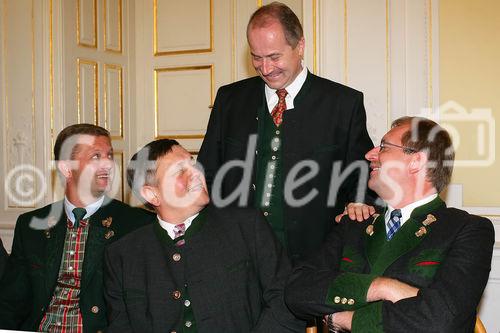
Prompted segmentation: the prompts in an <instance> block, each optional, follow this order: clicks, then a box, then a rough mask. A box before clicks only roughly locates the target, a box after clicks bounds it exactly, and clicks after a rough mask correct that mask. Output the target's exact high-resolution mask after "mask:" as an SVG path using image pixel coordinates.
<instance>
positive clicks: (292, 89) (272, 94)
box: [264, 66, 307, 113]
mask: <svg viewBox="0 0 500 333" xmlns="http://www.w3.org/2000/svg"><path fill="white" fill-rule="evenodd" d="M306 78H307V67H306V66H302V71H301V72H300V73H299V75H297V77H296V78H295V80H293V82H292V83H291V84H289V85H288V87H285V89H286V91H287V93H288V94H287V95H286V97H285V102H286V109H287V110H289V109H293V107H294V105H293V100H294V99H295V97H296V96H297V94H298V93H299V91H300V89H301V88H302V86H303V85H304V82H306ZM264 91H265V93H266V101H267V107H268V109H269V113H271V112H272V111H273V109H274V107H275V106H276V104H278V101H279V97H278V95H277V94H276V89H271V88H269V87H268V86H267V84H266V85H265V89H264Z"/></svg>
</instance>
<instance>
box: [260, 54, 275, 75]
mask: <svg viewBox="0 0 500 333" xmlns="http://www.w3.org/2000/svg"><path fill="white" fill-rule="evenodd" d="M272 67H273V66H272V64H271V61H270V60H268V59H265V58H264V59H263V60H262V66H261V67H260V71H261V73H262V74H263V75H268V74H269V73H271V72H272Z"/></svg>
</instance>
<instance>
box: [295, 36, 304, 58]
mask: <svg viewBox="0 0 500 333" xmlns="http://www.w3.org/2000/svg"><path fill="white" fill-rule="evenodd" d="M296 47H298V48H299V55H300V57H301V58H302V59H304V49H305V47H306V40H305V39H304V37H302V38H301V39H299V42H298V43H297V46H296Z"/></svg>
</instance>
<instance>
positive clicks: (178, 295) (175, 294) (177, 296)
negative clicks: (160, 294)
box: [172, 290, 181, 299]
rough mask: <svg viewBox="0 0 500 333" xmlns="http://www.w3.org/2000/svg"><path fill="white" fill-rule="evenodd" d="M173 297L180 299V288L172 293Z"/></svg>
mask: <svg viewBox="0 0 500 333" xmlns="http://www.w3.org/2000/svg"><path fill="white" fill-rule="evenodd" d="M172 298H173V299H179V298H181V292H180V291H179V290H176V291H174V292H173V293H172Z"/></svg>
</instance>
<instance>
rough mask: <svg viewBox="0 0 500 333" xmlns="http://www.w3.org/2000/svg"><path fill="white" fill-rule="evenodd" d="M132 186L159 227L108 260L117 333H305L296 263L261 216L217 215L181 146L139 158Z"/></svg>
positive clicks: (130, 239)
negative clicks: (291, 289) (288, 289)
mask: <svg viewBox="0 0 500 333" xmlns="http://www.w3.org/2000/svg"><path fill="white" fill-rule="evenodd" d="M127 181H128V183H129V185H130V187H131V188H132V190H133V191H134V193H135V194H136V195H137V196H138V197H139V198H140V199H141V200H143V201H144V202H145V203H146V204H148V205H150V206H152V207H154V209H155V211H156V213H157V217H156V218H153V220H154V222H153V223H152V224H150V225H148V226H145V227H142V228H140V229H138V230H137V231H135V232H132V233H130V234H128V235H127V236H126V237H124V238H123V239H121V240H120V241H118V242H116V243H114V244H113V245H111V246H110V247H108V248H107V250H106V259H105V261H106V268H107V275H106V280H105V281H106V297H107V301H108V305H109V309H110V316H109V318H110V326H109V329H108V332H110V333H113V332H119V333H121V332H141V333H142V332H144V333H152V332H231V333H233V332H241V333H244V332H304V330H305V325H304V324H303V323H302V322H300V321H298V320H297V319H295V318H294V316H293V315H292V314H291V313H290V311H289V310H288V309H287V307H286V306H285V303H284V300H283V288H284V284H285V282H286V279H287V277H288V275H289V274H290V264H289V262H288V258H287V257H286V254H285V252H284V251H283V248H282V247H281V245H280V244H279V242H278V240H277V239H276V237H274V235H273V232H272V230H271V228H270V227H269V225H268V224H267V223H266V222H265V221H264V218H263V216H262V213H261V212H259V211H258V210H256V209H248V208H247V209H242V208H217V207H213V206H211V205H209V197H208V192H207V187H206V183H205V178H204V177H203V174H202V173H201V172H200V171H199V170H198V168H197V166H196V165H195V163H194V160H193V158H192V156H191V155H190V154H189V153H188V152H187V151H186V150H185V149H184V148H182V147H181V146H180V145H179V143H178V142H177V141H175V140H169V139H161V140H157V141H153V142H150V143H148V144H147V145H146V146H145V147H144V148H142V149H141V150H140V151H139V152H137V153H136V154H135V155H134V156H133V157H132V160H131V162H130V167H129V169H128V170H127Z"/></svg>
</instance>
